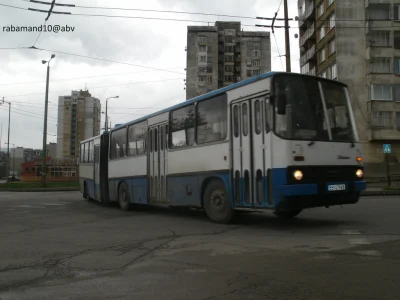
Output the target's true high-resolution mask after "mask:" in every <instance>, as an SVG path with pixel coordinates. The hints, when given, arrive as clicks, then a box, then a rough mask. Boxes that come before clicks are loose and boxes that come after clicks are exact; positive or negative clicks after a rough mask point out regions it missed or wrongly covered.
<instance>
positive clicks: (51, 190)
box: [0, 187, 80, 192]
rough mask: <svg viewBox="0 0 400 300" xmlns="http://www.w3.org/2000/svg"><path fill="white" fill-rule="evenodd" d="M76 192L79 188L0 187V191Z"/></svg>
mask: <svg viewBox="0 0 400 300" xmlns="http://www.w3.org/2000/svg"><path fill="white" fill-rule="evenodd" d="M73 191H74V192H75V191H76V192H78V191H80V189H79V188H74V187H72V188H33V189H1V188H0V192H73Z"/></svg>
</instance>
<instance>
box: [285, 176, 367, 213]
mask: <svg viewBox="0 0 400 300" xmlns="http://www.w3.org/2000/svg"><path fill="white" fill-rule="evenodd" d="M366 187H367V184H366V182H365V181H363V180H361V181H353V182H326V183H323V184H321V183H320V184H317V183H312V184H311V183H310V184H291V185H282V186H280V196H281V197H280V201H279V204H278V205H277V206H278V207H277V208H278V209H304V208H311V207H324V206H325V207H326V206H334V205H342V204H354V203H357V202H358V200H359V198H360V192H362V191H364V190H365V189H366Z"/></svg>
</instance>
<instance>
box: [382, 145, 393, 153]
mask: <svg viewBox="0 0 400 300" xmlns="http://www.w3.org/2000/svg"><path fill="white" fill-rule="evenodd" d="M383 153H385V154H390V153H392V147H391V145H390V144H383Z"/></svg>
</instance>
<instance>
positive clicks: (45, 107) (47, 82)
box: [42, 54, 55, 187]
mask: <svg viewBox="0 0 400 300" xmlns="http://www.w3.org/2000/svg"><path fill="white" fill-rule="evenodd" d="M54 57H55V55H54V54H52V55H51V58H50V60H49V61H45V60H42V63H43V64H45V63H47V77H46V98H45V102H44V125H43V150H42V186H43V187H46V172H47V170H46V167H47V155H46V154H47V151H46V146H47V110H48V106H49V77H50V61H51V60H52V59H53V58H54Z"/></svg>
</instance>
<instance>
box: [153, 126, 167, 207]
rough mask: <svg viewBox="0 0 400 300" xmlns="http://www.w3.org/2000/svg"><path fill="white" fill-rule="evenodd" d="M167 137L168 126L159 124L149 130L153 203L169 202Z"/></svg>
mask: <svg viewBox="0 0 400 300" xmlns="http://www.w3.org/2000/svg"><path fill="white" fill-rule="evenodd" d="M167 136H168V125H167V124H166V123H165V124H159V125H155V126H152V127H150V128H149V139H150V147H149V150H150V151H149V155H148V162H149V164H148V165H149V172H148V174H149V176H148V180H149V190H148V193H149V196H150V197H149V198H150V202H151V203H165V202H167V185H166V182H167V179H166V175H167V153H168V152H167V145H168V143H167Z"/></svg>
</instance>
